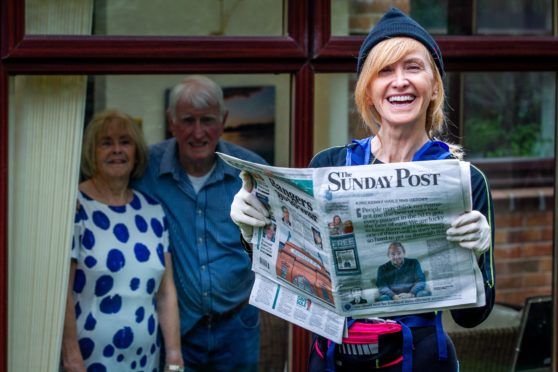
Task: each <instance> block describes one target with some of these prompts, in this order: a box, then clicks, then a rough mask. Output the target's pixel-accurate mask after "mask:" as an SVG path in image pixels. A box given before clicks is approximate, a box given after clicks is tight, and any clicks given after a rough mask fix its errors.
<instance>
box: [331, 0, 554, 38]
mask: <svg viewBox="0 0 558 372" xmlns="http://www.w3.org/2000/svg"><path fill="white" fill-rule="evenodd" d="M552 6H553V2H552V0H509V1H508V0H506V1H504V0H478V1H477V2H476V3H475V2H473V1H448V0H382V1H371V0H350V1H345V0H331V7H332V17H331V33H332V35H334V36H346V35H365V34H368V32H369V31H370V29H371V28H372V27H373V26H374V25H375V24H376V23H377V22H378V21H379V20H380V18H381V17H382V15H383V14H384V13H385V12H386V11H387V10H388V9H390V8H391V7H397V8H399V9H401V10H402V11H403V12H405V13H407V14H409V15H411V17H413V18H414V19H415V20H416V21H417V22H419V23H420V24H421V25H422V26H424V28H426V29H427V30H428V31H429V32H430V33H432V34H434V35H472V34H481V35H495V34H499V35H552V19H553V18H552V15H553V8H552Z"/></svg>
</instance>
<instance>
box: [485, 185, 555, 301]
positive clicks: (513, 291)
mask: <svg viewBox="0 0 558 372" xmlns="http://www.w3.org/2000/svg"><path fill="white" fill-rule="evenodd" d="M492 194H493V195H492V196H493V200H494V212H495V223H496V237H495V251H494V253H495V262H496V301H497V302H501V303H507V304H512V305H523V303H524V300H525V298H527V297H529V296H537V295H551V293H552V236H553V234H552V232H553V206H554V195H553V191H552V188H542V189H514V190H495V191H493V192H492Z"/></svg>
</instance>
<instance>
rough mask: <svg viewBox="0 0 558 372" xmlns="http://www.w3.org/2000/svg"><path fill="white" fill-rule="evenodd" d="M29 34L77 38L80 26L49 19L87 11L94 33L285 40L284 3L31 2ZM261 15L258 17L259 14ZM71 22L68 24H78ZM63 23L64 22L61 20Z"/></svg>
mask: <svg viewBox="0 0 558 372" xmlns="http://www.w3.org/2000/svg"><path fill="white" fill-rule="evenodd" d="M25 1H26V2H25V32H26V33H27V34H53V35H61V34H62V35H77V34H78V33H77V31H75V28H67V27H63V28H61V27H57V28H52V27H47V25H46V24H45V18H46V19H53V20H56V19H58V20H59V19H65V18H71V16H72V15H74V14H82V13H87V14H88V15H89V19H91V9H93V15H92V19H93V26H91V24H89V28H88V29H87V32H81V34H84V33H85V34H90V33H92V34H93V35H124V36H125V35H134V36H135V35H137V36H143V35H145V36H148V35H153V36H282V35H285V34H286V28H285V25H286V21H285V14H286V6H287V5H286V1H284V0H203V1H200V0H181V1H175V0H158V1H152V0H134V1H128V0H110V1H108V0H98V1H93V0H73V1H70V0H67V1H62V2H59V1H57V2H54V1H48V2H47V1H43V0H25ZM256 14H257V16H254V15H256ZM72 22H73V21H68V22H66V23H72ZM59 23H63V22H59Z"/></svg>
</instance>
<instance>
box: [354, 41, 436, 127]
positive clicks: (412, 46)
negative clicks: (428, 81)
mask: <svg viewBox="0 0 558 372" xmlns="http://www.w3.org/2000/svg"><path fill="white" fill-rule="evenodd" d="M419 49H422V50H424V54H425V55H426V56H427V58H428V63H429V65H430V68H431V70H432V73H433V75H434V81H435V84H437V85H438V95H437V97H436V98H435V99H434V100H433V101H432V102H431V103H430V105H429V106H428V109H427V113H426V133H427V134H428V136H429V137H430V138H434V137H435V136H436V135H439V134H440V133H443V132H444V130H445V125H446V117H445V114H444V100H445V93H444V83H443V81H442V76H441V75H440V72H439V71H438V68H437V67H436V64H435V63H434V59H433V58H432V56H431V55H430V53H429V52H428V50H427V49H426V47H424V45H422V44H421V43H420V42H418V41H416V40H415V39H411V38H408V37H394V38H392V39H387V40H384V41H382V42H380V43H378V44H377V45H376V46H375V47H374V48H373V49H372V51H371V52H370V54H369V55H368V57H367V58H366V61H365V62H364V65H363V67H362V71H361V73H360V76H359V78H358V81H357V84H356V88H355V103H356V106H357V109H358V112H359V113H360V116H361V117H362V119H363V120H364V123H365V124H366V126H368V127H369V128H370V129H371V130H372V132H373V133H374V134H376V133H377V129H378V128H379V126H380V123H381V118H380V115H379V114H378V111H376V109H375V107H374V106H373V105H371V104H370V102H371V97H369V96H368V91H369V87H370V85H371V84H372V83H373V82H374V80H375V79H376V77H377V76H378V73H379V72H380V71H381V70H382V69H383V68H385V67H386V66H389V65H391V64H393V63H395V62H397V61H399V60H400V59H401V58H403V57H404V56H405V55H407V54H409V53H411V52H415V51H417V50H419Z"/></svg>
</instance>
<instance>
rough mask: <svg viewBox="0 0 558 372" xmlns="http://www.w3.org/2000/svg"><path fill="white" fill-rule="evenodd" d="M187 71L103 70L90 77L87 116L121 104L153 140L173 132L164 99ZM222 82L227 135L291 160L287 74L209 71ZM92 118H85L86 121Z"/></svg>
mask: <svg viewBox="0 0 558 372" xmlns="http://www.w3.org/2000/svg"><path fill="white" fill-rule="evenodd" d="M185 76H186V75H99V76H91V77H90V79H89V89H88V90H89V92H90V94H89V100H88V105H87V110H86V111H87V115H88V116H91V115H93V114H94V113H96V112H99V111H101V110H104V109H106V108H117V109H120V110H122V111H124V112H127V113H129V114H130V115H132V116H133V117H134V118H135V119H136V121H137V122H140V123H141V125H142V129H143V132H144V134H145V137H146V140H147V142H148V143H149V144H153V143H156V142H159V141H162V140H164V139H165V138H168V137H169V136H170V133H169V132H168V130H167V119H166V106H165V105H166V104H165V102H167V99H168V94H169V91H170V89H171V88H172V87H173V86H174V85H175V84H176V83H177V82H179V81H180V80H181V79H183V78H184V77H185ZM208 76H209V77H210V78H211V79H213V80H215V81H216V82H217V83H218V84H220V85H221V86H222V87H223V90H224V94H225V107H227V109H228V111H229V115H228V119H227V122H226V124H225V133H224V134H223V138H224V139H225V140H227V141H231V142H234V143H237V144H239V145H241V146H245V147H247V148H250V149H252V150H253V151H255V152H257V153H259V154H260V155H261V156H263V157H264V158H265V159H266V160H268V161H269V162H270V163H271V164H274V165H279V166H288V165H289V152H290V148H289V146H287V145H285V144H288V143H289V142H288V141H289V138H290V137H289V136H290V134H289V133H290V130H289V128H290V115H289V111H290V82H289V75H288V74H257V75H241V74H238V75H208ZM88 119H89V118H86V122H87V120H88Z"/></svg>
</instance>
